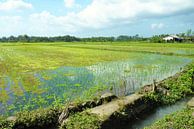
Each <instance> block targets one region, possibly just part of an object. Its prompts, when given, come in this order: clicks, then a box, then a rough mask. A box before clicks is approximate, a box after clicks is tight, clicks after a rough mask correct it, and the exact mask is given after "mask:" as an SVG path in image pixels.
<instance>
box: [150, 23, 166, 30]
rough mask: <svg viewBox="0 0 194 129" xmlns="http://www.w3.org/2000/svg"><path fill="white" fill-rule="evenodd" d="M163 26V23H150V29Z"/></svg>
mask: <svg viewBox="0 0 194 129" xmlns="http://www.w3.org/2000/svg"><path fill="white" fill-rule="evenodd" d="M163 27H164V24H163V23H158V24H157V23H153V24H151V28H152V29H162V28H163Z"/></svg>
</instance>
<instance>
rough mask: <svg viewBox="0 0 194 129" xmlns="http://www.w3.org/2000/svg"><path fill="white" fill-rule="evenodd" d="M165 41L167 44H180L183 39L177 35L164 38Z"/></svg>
mask: <svg viewBox="0 0 194 129" xmlns="http://www.w3.org/2000/svg"><path fill="white" fill-rule="evenodd" d="M163 40H164V41H166V42H168V41H179V42H180V41H182V40H183V38H181V37H178V36H177V35H170V36H167V37H164V38H163Z"/></svg>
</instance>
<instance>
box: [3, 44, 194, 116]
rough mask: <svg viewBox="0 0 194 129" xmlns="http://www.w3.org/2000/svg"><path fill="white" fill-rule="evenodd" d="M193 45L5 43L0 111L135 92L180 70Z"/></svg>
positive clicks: (193, 54) (193, 51) (192, 53)
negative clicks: (108, 94)
mask: <svg viewBox="0 0 194 129" xmlns="http://www.w3.org/2000/svg"><path fill="white" fill-rule="evenodd" d="M193 57H194V45H193V44H157V43H136V42H134V43H131V42H120V43H119V42H114V43H111V42H110V43H109V42H106V43H104V42H103V43H99V42H98V43H94V42H91V43H89V42H86V43H85V42H82V43H80V42H73V43H31V44H30V43H1V44H0V68H1V69H0V114H1V115H10V114H14V113H15V112H18V111H23V110H33V109H36V108H40V107H48V106H60V105H61V104H63V103H65V102H66V101H73V100H76V101H79V100H84V99H88V98H91V97H94V96H98V95H100V94H101V93H102V92H104V91H105V90H106V91H107V90H108V91H111V92H113V93H115V94H117V95H119V96H122V95H126V94H130V93H132V92H134V91H136V90H138V89H139V88H140V87H141V86H143V85H145V84H150V83H152V82H153V80H157V81H159V80H162V79H164V78H167V77H169V76H172V75H174V74H175V73H177V72H179V71H180V70H181V69H182V68H183V67H184V66H185V65H187V64H188V63H190V62H192V60H193Z"/></svg>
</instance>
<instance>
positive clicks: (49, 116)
mask: <svg viewBox="0 0 194 129" xmlns="http://www.w3.org/2000/svg"><path fill="white" fill-rule="evenodd" d="M61 112H62V110H61V109H60V108H40V109H37V110H34V111H23V112H19V113H17V114H16V120H15V121H7V120H6V118H3V117H1V118H0V129H26V128H32V129H35V128H44V127H48V126H57V124H58V117H59V115H60V114H61Z"/></svg>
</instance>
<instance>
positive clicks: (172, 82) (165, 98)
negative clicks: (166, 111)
mask: <svg viewBox="0 0 194 129" xmlns="http://www.w3.org/2000/svg"><path fill="white" fill-rule="evenodd" d="M193 73H194V63H192V64H190V65H189V66H187V68H186V70H185V71H184V72H182V73H180V74H179V75H178V76H175V77H171V78H169V79H167V80H165V81H164V82H163V83H162V84H160V86H161V87H162V88H164V89H165V90H167V91H168V94H164V93H162V92H149V93H147V97H148V98H149V99H151V100H153V101H155V102H157V103H158V104H162V105H168V104H173V103H175V102H176V101H178V100H180V99H181V98H183V97H185V96H186V95H188V94H193V91H192V90H193V84H192V76H193Z"/></svg>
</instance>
